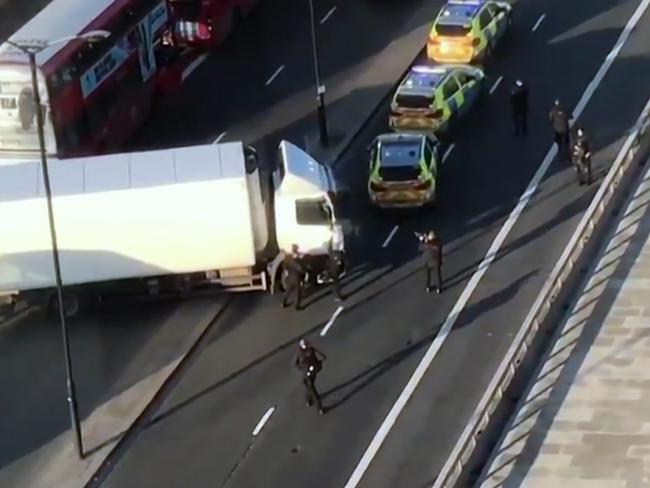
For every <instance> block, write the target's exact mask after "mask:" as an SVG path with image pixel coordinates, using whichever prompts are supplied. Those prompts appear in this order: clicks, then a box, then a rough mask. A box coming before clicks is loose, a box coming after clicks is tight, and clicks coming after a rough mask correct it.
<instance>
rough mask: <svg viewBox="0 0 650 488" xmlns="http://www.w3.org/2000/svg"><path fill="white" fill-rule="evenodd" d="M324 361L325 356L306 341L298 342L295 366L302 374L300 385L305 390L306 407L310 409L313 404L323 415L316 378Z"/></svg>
mask: <svg viewBox="0 0 650 488" xmlns="http://www.w3.org/2000/svg"><path fill="white" fill-rule="evenodd" d="M325 359H327V356H326V355H325V354H324V353H322V352H321V351H319V350H318V349H316V348H315V347H314V346H312V345H311V344H310V343H309V342H307V340H306V339H301V340H300V342H299V343H298V354H297V355H296V359H295V366H296V368H298V369H299V370H300V371H301V372H302V374H303V378H302V383H303V384H304V385H305V389H306V392H305V393H306V400H307V406H308V407H311V406H312V405H313V404H314V402H315V403H316V407H317V408H318V411H319V412H320V413H321V414H323V413H325V409H324V408H323V403H322V401H321V398H320V394H319V393H318V390H317V389H316V376H317V375H318V373H319V372H320V370H321V369H323V361H325Z"/></svg>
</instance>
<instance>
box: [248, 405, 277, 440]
mask: <svg viewBox="0 0 650 488" xmlns="http://www.w3.org/2000/svg"><path fill="white" fill-rule="evenodd" d="M273 412H275V407H271V408H269V409H268V410H267V411H266V413H265V414H264V416H263V417H262V418H261V419H260V421H259V422H258V423H257V425H256V426H255V429H254V430H253V437H257V435H258V434H259V433H260V432H262V429H263V428H264V425H265V424H266V423H267V422H268V421H269V419H270V418H271V415H273Z"/></svg>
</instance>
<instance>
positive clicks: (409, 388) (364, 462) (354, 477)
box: [345, 0, 650, 488]
mask: <svg viewBox="0 0 650 488" xmlns="http://www.w3.org/2000/svg"><path fill="white" fill-rule="evenodd" d="M648 5H650V0H642V1H641V3H640V4H639V6H638V7H637V9H636V11H635V12H634V14H633V15H632V17H631V18H630V20H629V21H628V22H627V24H626V25H625V28H624V29H623V31H622V32H621V35H620V36H619V38H618V40H617V41H616V44H614V47H613V48H612V50H611V51H610V52H609V54H608V55H607V57H606V58H605V61H604V63H603V64H602V66H601V67H600V69H599V70H598V72H597V73H596V75H595V76H594V78H593V79H592V80H591V82H590V83H589V85H587V88H586V89H585V91H584V93H583V94H582V97H581V98H580V101H579V102H578V104H577V105H576V107H575V109H574V112H573V114H574V119H573V122H572V124H571V125H573V124H574V123H575V121H577V119H578V117H580V114H581V113H582V112H583V110H584V109H585V107H586V106H587V103H588V102H589V100H591V97H592V96H593V94H594V92H595V91H596V88H598V86H599V85H600V83H601V82H602V80H603V78H604V77H605V75H606V74H607V71H609V68H610V67H611V66H612V63H613V62H614V60H615V59H616V57H617V56H618V54H619V53H620V51H621V48H622V47H623V44H625V42H626V41H627V39H628V37H630V33H631V32H632V29H634V27H635V26H636V24H637V23H638V22H639V19H640V18H641V16H642V15H643V14H644V12H645V11H646V10H647V8H648ZM556 153H557V147H556V146H555V145H553V146H551V148H550V149H549V151H548V153H547V154H546V157H545V158H544V160H543V161H542V164H541V165H540V167H539V168H538V169H537V172H536V173H535V175H534V176H533V179H532V180H531V181H530V183H529V184H528V187H527V188H526V190H525V191H524V193H523V194H522V195H521V197H519V202H518V203H517V206H516V207H515V208H514V209H513V210H512V212H511V213H510V215H509V216H508V220H506V222H505V223H504V224H503V227H501V229H500V230H499V233H498V234H497V236H496V237H495V238H494V241H493V242H492V245H491V246H490V248H489V249H488V251H487V253H486V255H485V257H484V258H483V260H482V261H481V263H480V264H479V266H478V268H477V270H476V271H475V272H474V274H473V275H472V277H471V278H470V280H469V282H468V283H467V286H466V287H465V289H464V290H463V292H462V294H461V296H460V298H459V299H458V301H457V302H456V304H455V305H454V308H453V309H452V310H451V312H450V314H449V316H448V317H447V319H446V320H445V323H444V324H443V325H442V327H441V328H440V332H438V335H437V336H436V338H435V339H434V340H433V342H432V343H431V345H430V346H429V348H428V349H427V351H426V353H425V354H424V357H423V358H422V360H421V361H420V363H419V364H418V366H417V368H416V369H415V371H414V372H413V375H412V376H411V378H410V379H409V381H408V383H407V384H406V386H405V387H404V389H403V390H402V392H401V393H400V395H399V397H398V398H397V400H396V401H395V404H394V405H393V407H392V408H391V409H390V411H389V412H388V415H386V418H385V419H384V421H383V422H382V424H381V426H380V427H379V430H377V432H376V433H375V436H374V437H373V439H372V440H371V441H370V444H369V445H368V448H367V449H366V451H365V452H364V453H363V456H362V457H361V460H360V461H359V464H358V465H357V466H356V468H355V469H354V471H353V472H352V474H351V475H350V479H349V480H348V482H347V483H346V484H345V488H354V487H356V486H357V485H358V484H359V482H360V481H361V478H362V477H363V475H364V474H365V472H366V471H367V469H368V467H369V466H370V463H371V462H372V460H373V459H374V458H375V456H376V455H377V452H378V451H379V448H380V447H381V446H382V444H383V443H384V441H385V440H386V437H387V436H388V434H389V433H390V431H391V429H392V428H393V425H395V422H396V421H397V418H398V417H399V415H400V414H401V413H402V410H403V409H404V407H405V406H406V403H407V402H408V401H409V399H410V398H411V395H413V392H414V391H415V389H416V388H417V386H418V384H419V383H420V381H421V380H422V378H423V377H424V374H425V373H426V372H427V370H428V369H429V366H431V363H432V362H433V359H434V358H435V357H436V355H437V354H438V351H440V348H441V347H442V345H443V344H444V342H445V341H446V340H447V338H448V337H449V334H450V332H451V330H452V328H453V326H454V324H455V323H456V320H458V317H459V316H460V313H461V312H462V311H463V309H464V308H465V305H467V302H468V301H469V299H470V297H471V295H472V293H473V292H474V290H475V289H476V287H477V286H478V284H479V282H480V280H481V278H482V277H483V275H484V274H485V273H486V271H487V269H488V268H489V267H490V265H491V264H492V262H493V261H494V259H495V258H496V255H497V253H498V252H499V249H500V248H501V246H502V245H503V243H504V242H505V240H506V238H507V237H508V234H509V233H510V231H511V230H512V228H513V227H514V225H515V223H516V222H517V220H518V219H519V217H520V216H521V214H522V212H523V211H524V208H525V207H526V206H527V205H528V203H529V202H530V199H531V198H532V196H533V194H534V193H535V191H536V190H537V187H538V186H539V184H540V182H541V181H542V178H543V177H544V175H545V174H546V171H548V168H549V166H550V165H551V162H553V159H554V158H555V155H556Z"/></svg>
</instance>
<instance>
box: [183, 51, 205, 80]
mask: <svg viewBox="0 0 650 488" xmlns="http://www.w3.org/2000/svg"><path fill="white" fill-rule="evenodd" d="M206 59H208V53H203V54H201V55H200V56H199V57H198V58H196V59H195V60H194V61H192V62H191V63H190V64H189V65H188V66H187V68H185V69H184V70H183V73H182V74H181V81H185V79H186V78H187V77H188V76H190V75H191V74H192V73H194V70H195V69H196V68H198V67H199V66H201V64H203V61H205V60H206Z"/></svg>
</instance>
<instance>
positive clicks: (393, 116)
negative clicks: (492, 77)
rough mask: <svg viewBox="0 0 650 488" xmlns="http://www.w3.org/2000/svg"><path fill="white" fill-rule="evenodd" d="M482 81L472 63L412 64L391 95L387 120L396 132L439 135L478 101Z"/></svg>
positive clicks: (483, 75) (481, 75) (484, 80)
mask: <svg viewBox="0 0 650 488" xmlns="http://www.w3.org/2000/svg"><path fill="white" fill-rule="evenodd" d="M486 84H487V82H486V77H485V73H483V71H482V70H481V69H479V68H476V67H474V66H469V65H441V66H424V65H416V66H413V67H412V68H411V69H410V71H409V72H408V74H407V75H406V77H405V78H404V79H403V80H402V81H401V82H400V84H399V86H398V88H397V90H396V91H395V94H394V95H393V100H392V102H391V107H390V109H391V111H390V116H389V121H388V123H389V125H390V127H391V128H392V129H393V130H397V131H409V132H410V131H416V132H432V133H434V134H436V135H441V134H443V133H445V132H446V131H447V130H448V129H449V128H450V126H451V125H452V124H453V122H454V121H455V120H456V119H457V118H458V117H460V116H462V115H464V114H466V113H467V112H468V111H469V110H470V109H471V108H472V107H473V106H474V105H475V104H476V103H477V102H478V100H479V99H480V98H481V96H483V95H484V93H485V90H486Z"/></svg>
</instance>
